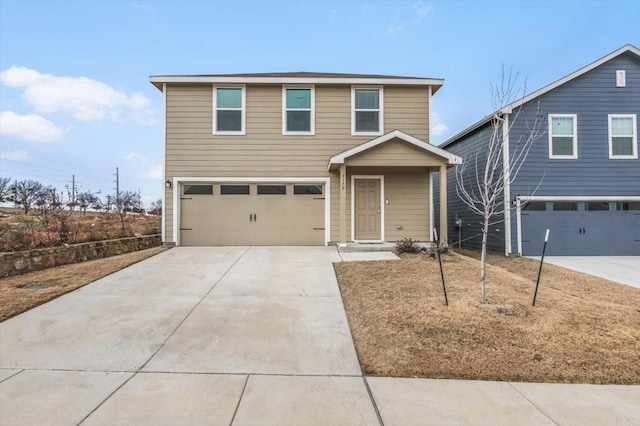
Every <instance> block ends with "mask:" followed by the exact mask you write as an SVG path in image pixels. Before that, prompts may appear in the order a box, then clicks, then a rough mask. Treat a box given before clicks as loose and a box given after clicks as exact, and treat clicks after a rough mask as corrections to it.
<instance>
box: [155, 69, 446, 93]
mask: <svg viewBox="0 0 640 426" xmlns="http://www.w3.org/2000/svg"><path fill="white" fill-rule="evenodd" d="M149 81H150V82H151V84H153V85H154V86H156V87H157V88H158V89H160V90H162V84H163V83H210V84H214V83H230V84H244V83H254V84H381V85H411V86H432V87H433V89H432V93H435V92H436V91H437V90H438V89H439V88H440V87H442V85H443V84H444V79H442V78H425V77H404V76H396V75H380V74H344V73H328V72H306V71H298V72H271V73H250V74H196V75H152V76H151V77H149Z"/></svg>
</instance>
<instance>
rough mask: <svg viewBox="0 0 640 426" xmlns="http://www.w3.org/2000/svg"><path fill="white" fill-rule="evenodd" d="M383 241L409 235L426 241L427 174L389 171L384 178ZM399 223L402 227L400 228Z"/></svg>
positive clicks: (427, 229) (427, 216)
mask: <svg viewBox="0 0 640 426" xmlns="http://www.w3.org/2000/svg"><path fill="white" fill-rule="evenodd" d="M384 191H385V199H387V200H389V204H385V206H384V207H385V224H384V230H385V240H387V241H392V242H393V241H397V240H401V239H402V238H405V237H409V238H412V239H414V240H419V241H429V175H428V174H427V173H420V174H390V175H385V177H384ZM398 226H402V228H403V229H401V230H399V229H398Z"/></svg>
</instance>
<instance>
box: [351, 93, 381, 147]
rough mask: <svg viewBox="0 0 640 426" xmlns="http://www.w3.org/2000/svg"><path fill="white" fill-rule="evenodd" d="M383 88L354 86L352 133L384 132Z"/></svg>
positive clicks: (378, 133) (373, 133)
mask: <svg viewBox="0 0 640 426" xmlns="http://www.w3.org/2000/svg"><path fill="white" fill-rule="evenodd" d="M382 105H383V95H382V88H381V87H379V88H372V87H367V88H355V87H354V88H353V90H352V92H351V107H352V108H351V110H352V111H351V134H353V135H381V134H382V133H383V109H382Z"/></svg>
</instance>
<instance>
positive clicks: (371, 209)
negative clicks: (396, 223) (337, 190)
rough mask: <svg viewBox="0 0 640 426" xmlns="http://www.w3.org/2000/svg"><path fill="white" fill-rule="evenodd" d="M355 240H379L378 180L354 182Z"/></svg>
mask: <svg viewBox="0 0 640 426" xmlns="http://www.w3.org/2000/svg"><path fill="white" fill-rule="evenodd" d="M354 186H355V191H356V192H355V217H354V219H355V239H356V240H376V241H377V240H381V239H382V234H381V229H382V226H381V217H382V216H381V214H380V211H381V210H380V208H381V204H380V179H356V180H355V185H354Z"/></svg>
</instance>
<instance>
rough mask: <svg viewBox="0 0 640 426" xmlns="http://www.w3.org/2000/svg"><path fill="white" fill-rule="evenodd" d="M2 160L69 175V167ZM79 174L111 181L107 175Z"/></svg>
mask: <svg viewBox="0 0 640 426" xmlns="http://www.w3.org/2000/svg"><path fill="white" fill-rule="evenodd" d="M2 161H8V162H10V163H15V164H22V165H27V166H29V167H32V168H35V169H47V170H52V171H54V172H55V173H61V174H64V175H67V174H68V173H69V169H68V168H66V169H58V168H55V167H50V166H42V165H39V164H33V163H28V162H26V161H16V160H8V159H3V160H2ZM78 176H84V177H87V178H91V179H96V180H101V181H103V182H108V181H109V180H108V179H106V178H105V177H100V176H96V175H89V174H86V173H78Z"/></svg>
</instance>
